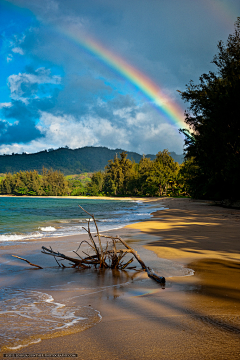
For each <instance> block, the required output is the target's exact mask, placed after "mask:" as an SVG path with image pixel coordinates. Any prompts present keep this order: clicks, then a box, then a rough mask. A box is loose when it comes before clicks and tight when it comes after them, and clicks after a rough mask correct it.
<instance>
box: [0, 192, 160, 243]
mask: <svg viewBox="0 0 240 360" xmlns="http://www.w3.org/2000/svg"><path fill="white" fill-rule="evenodd" d="M78 205H81V206H82V207H83V208H84V209H85V210H87V211H88V212H89V213H91V214H94V216H95V218H96V220H97V222H98V226H99V228H100V230H101V231H105V230H110V229H116V228H120V227H123V226H125V225H126V224H130V223H131V222H137V221H139V220H142V219H146V218H148V217H150V213H151V212H152V211H153V209H152V207H151V206H149V205H148V204H146V203H142V202H135V201H124V200H121V201H120V200H102V199H97V200H96V199H68V198H26V197H0V242H2V241H4V242H5V241H17V240H23V239H31V238H34V237H46V236H47V237H51V236H64V235H73V234H76V233H81V232H83V229H82V226H86V224H87V220H88V218H89V216H88V215H87V214H86V213H85V212H83V211H82V210H81V209H80V208H79V206H78Z"/></svg>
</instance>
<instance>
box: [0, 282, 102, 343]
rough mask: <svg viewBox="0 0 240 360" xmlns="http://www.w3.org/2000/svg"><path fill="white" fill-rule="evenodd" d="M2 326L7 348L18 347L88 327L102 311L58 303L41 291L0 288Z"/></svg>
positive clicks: (95, 321) (93, 323) (96, 319)
mask: <svg viewBox="0 0 240 360" xmlns="http://www.w3.org/2000/svg"><path fill="white" fill-rule="evenodd" d="M0 298H1V300H0V305H1V306H0V308H1V311H0V328H1V335H3V343H2V346H3V348H2V349H1V350H4V349H11V350H17V349H20V348H22V347H25V346H28V345H29V344H31V343H33V344H34V343H37V342H40V341H41V340H42V339H44V338H48V337H53V336H60V335H64V334H66V333H67V334H69V333H74V332H78V331H82V330H85V329H86V328H88V327H90V326H92V325H95V324H96V323H98V322H99V321H101V315H100V313H99V311H97V310H95V309H93V308H90V307H85V306H82V307H79V306H78V307H74V306H70V305H66V304H63V303H57V302H55V301H54V298H53V297H52V296H51V295H49V294H47V293H43V292H40V291H33V290H23V289H10V288H4V289H1V290H0Z"/></svg>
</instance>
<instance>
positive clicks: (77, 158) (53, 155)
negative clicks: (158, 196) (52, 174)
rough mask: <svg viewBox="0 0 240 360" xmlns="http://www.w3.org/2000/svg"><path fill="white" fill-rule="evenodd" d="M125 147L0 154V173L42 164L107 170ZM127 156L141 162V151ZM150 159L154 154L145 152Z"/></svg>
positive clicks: (75, 171) (70, 169)
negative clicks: (108, 164)
mask: <svg viewBox="0 0 240 360" xmlns="http://www.w3.org/2000/svg"><path fill="white" fill-rule="evenodd" d="M122 151H123V150H122V149H115V150H110V149H108V148H106V147H91V146H86V147H83V148H79V149H74V150H72V149H68V148H59V149H57V150H48V151H47V150H45V151H41V152H38V153H35V154H13V155H0V173H7V172H10V173H16V172H18V171H20V170H23V171H26V170H37V171H39V172H41V170H42V168H43V166H44V167H45V168H47V169H50V168H52V169H53V170H60V171H61V172H63V173H64V174H65V175H69V174H81V173H83V172H94V171H99V170H104V167H105V166H106V165H107V163H108V160H111V159H114V157H115V156H116V154H118V156H119V154H120V153H121V152H122ZM127 153H128V158H129V159H130V160H134V161H135V162H139V161H140V159H141V157H142V155H140V154H137V153H135V152H127ZM170 155H171V156H172V157H173V159H174V160H175V161H177V162H179V163H182V162H183V155H177V154H175V152H171V153H170ZM146 157H149V158H150V159H151V160H153V159H154V158H155V155H146Z"/></svg>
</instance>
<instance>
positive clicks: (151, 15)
mask: <svg viewBox="0 0 240 360" xmlns="http://www.w3.org/2000/svg"><path fill="white" fill-rule="evenodd" d="M237 16H240V1H239V0H168V1H166V0H121V1H117V0H87V1H86V0H10V1H6V0H4V1H3V0H0V43H1V48H0V68H1V71H0V154H12V153H22V152H27V153H34V152H38V151H42V150H45V149H56V148H59V147H64V146H68V147H69V148H72V149H75V148H80V147H84V146H106V147H109V148H111V149H115V148H122V149H124V150H127V151H136V152H138V153H140V154H156V153H157V152H158V151H162V150H164V149H168V150H169V151H175V152H176V153H177V154H182V153H183V145H184V138H183V135H182V134H180V133H179V129H180V128H184V127H186V125H185V124H184V111H185V110H186V109H187V107H188V104H187V103H184V102H183V101H182V99H181V96H180V94H179V92H178V91H177V90H180V91H183V90H185V89H186V85H187V84H188V83H189V81H190V80H193V81H194V83H196V84H197V83H198V80H199V77H200V75H201V74H203V73H207V72H209V71H210V70H211V71H216V69H215V67H214V65H213V64H212V63H211V61H212V59H213V56H214V55H215V54H216V53H217V44H218V42H219V41H220V40H223V41H224V42H226V41H227V38H228V36H229V34H231V33H233V31H234V22H235V21H236V20H237Z"/></svg>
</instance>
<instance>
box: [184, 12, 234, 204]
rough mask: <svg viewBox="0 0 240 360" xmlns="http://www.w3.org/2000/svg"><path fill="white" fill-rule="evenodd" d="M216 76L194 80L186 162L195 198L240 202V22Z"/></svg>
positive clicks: (223, 48)
mask: <svg viewBox="0 0 240 360" xmlns="http://www.w3.org/2000/svg"><path fill="white" fill-rule="evenodd" d="M213 63H214V64H215V65H216V67H217V71H216V72H215V73H214V72H209V73H208V74H203V75H201V76H200V79H199V80H200V82H199V84H198V85H194V83H193V82H192V81H190V83H189V85H188V86H187V89H186V91H184V92H181V96H182V98H183V100H185V101H186V102H188V103H190V106H189V108H188V110H187V111H186V112H185V122H186V123H187V124H188V125H189V128H190V130H187V129H181V130H180V131H181V132H182V133H183V134H184V135H185V153H186V158H188V159H190V158H192V159H193V162H192V164H193V166H194V171H192V172H191V176H190V182H189V191H190V194H191V195H192V196H193V197H198V198H212V199H225V198H227V199H232V200H233V199H240V187H239V174H240V121H239V117H240V101H239V94H240V18H238V20H237V22H236V23H235V31H234V33H233V35H229V37H228V40H227V43H226V45H225V44H224V43H223V42H222V41H220V42H219V43H218V53H217V55H215V56H214V58H213Z"/></svg>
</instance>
